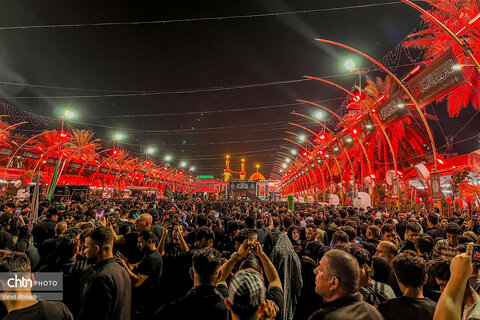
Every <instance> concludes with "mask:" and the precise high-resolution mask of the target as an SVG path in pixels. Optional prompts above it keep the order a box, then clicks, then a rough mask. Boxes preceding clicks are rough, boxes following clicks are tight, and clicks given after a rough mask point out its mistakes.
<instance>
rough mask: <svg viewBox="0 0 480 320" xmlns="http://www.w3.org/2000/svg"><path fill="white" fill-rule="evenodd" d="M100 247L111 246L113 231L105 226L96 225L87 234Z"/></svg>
mask: <svg viewBox="0 0 480 320" xmlns="http://www.w3.org/2000/svg"><path fill="white" fill-rule="evenodd" d="M88 237H90V239H92V241H94V242H95V243H96V244H97V245H98V246H99V247H100V248H103V247H107V246H110V247H113V240H114V239H113V233H112V232H111V231H110V230H109V229H108V228H107V227H97V228H95V229H93V230H92V232H91V233H90V234H89V235H88Z"/></svg>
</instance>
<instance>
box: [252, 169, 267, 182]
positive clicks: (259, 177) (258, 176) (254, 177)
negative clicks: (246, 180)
mask: <svg viewBox="0 0 480 320" xmlns="http://www.w3.org/2000/svg"><path fill="white" fill-rule="evenodd" d="M250 180H265V177H264V176H263V174H261V173H260V172H258V171H257V172H255V173H254V174H252V176H251V177H250Z"/></svg>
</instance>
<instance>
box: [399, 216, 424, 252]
mask: <svg viewBox="0 0 480 320" xmlns="http://www.w3.org/2000/svg"><path fill="white" fill-rule="evenodd" d="M420 230H421V229H420V225H419V224H418V223H417V222H409V223H407V232H406V234H407V237H408V239H407V240H405V242H404V243H403V245H402V248H401V249H400V251H401V252H404V251H406V250H412V251H413V252H417V248H415V244H416V243H417V238H418V236H419V235H420Z"/></svg>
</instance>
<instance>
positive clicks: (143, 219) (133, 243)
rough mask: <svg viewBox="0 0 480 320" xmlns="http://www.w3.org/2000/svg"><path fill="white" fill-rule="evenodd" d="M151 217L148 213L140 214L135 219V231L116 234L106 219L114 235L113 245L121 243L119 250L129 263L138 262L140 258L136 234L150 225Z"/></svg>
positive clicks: (140, 253)
mask: <svg viewBox="0 0 480 320" xmlns="http://www.w3.org/2000/svg"><path fill="white" fill-rule="evenodd" d="M152 222H153V218H152V216H151V215H149V214H148V213H143V214H141V215H140V216H139V217H138V218H137V219H136V220H135V231H133V232H130V233H127V234H124V235H117V234H116V233H115V230H114V229H113V225H112V224H111V223H109V222H108V221H107V226H108V227H109V228H110V231H111V232H112V233H113V235H114V237H115V245H123V247H120V251H123V252H122V253H124V254H125V257H126V258H127V261H128V262H129V263H138V262H139V261H140V259H141V258H142V252H141V251H140V249H139V248H138V234H139V233H140V232H142V231H143V230H148V229H150V228H151V227H152Z"/></svg>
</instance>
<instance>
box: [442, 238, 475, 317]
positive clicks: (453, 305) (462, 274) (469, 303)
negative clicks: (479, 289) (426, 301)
mask: <svg viewBox="0 0 480 320" xmlns="http://www.w3.org/2000/svg"><path fill="white" fill-rule="evenodd" d="M479 262H480V245H474V244H473V243H470V244H468V247H467V251H466V252H465V253H461V254H459V255H457V256H455V257H454V258H453V259H452V261H451V263H450V273H451V276H450V279H449V280H448V283H447V285H446V287H445V289H444V290H443V292H442V295H441V296H440V299H439V300H438V303H437V308H436V309H435V314H434V316H433V320H460V319H467V320H473V319H480V296H479V295H478V294H477V293H476V292H475V290H473V288H472V287H471V286H470V285H469V284H468V279H469V278H471V277H476V276H477V275H478V264H479Z"/></svg>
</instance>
